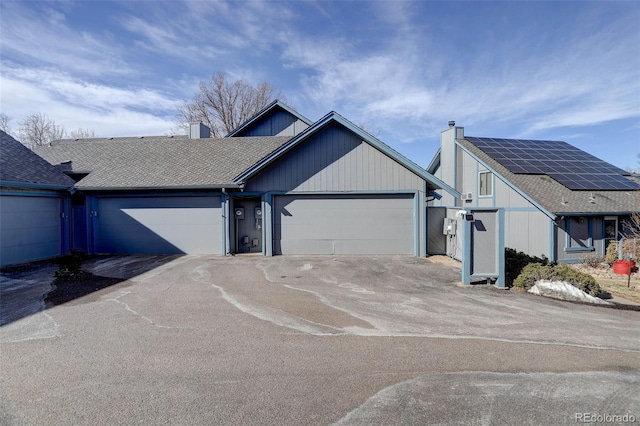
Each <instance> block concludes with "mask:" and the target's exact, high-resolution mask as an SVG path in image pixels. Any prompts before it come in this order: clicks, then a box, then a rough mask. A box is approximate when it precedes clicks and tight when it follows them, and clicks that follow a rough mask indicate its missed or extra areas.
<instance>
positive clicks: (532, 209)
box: [501, 207, 553, 222]
mask: <svg viewBox="0 0 640 426" xmlns="http://www.w3.org/2000/svg"><path fill="white" fill-rule="evenodd" d="M501 208H503V209H504V210H505V211H508V212H539V211H540V210H538V209H537V208H535V207H501ZM549 220H551V219H549ZM552 222H553V221H552Z"/></svg>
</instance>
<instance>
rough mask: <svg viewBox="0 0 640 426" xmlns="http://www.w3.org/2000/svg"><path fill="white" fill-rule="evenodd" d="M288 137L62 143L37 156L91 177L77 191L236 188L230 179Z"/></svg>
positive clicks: (41, 148) (133, 139)
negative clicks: (68, 162) (67, 162)
mask: <svg viewBox="0 0 640 426" xmlns="http://www.w3.org/2000/svg"><path fill="white" fill-rule="evenodd" d="M289 139H290V137H246V138H202V139H188V138H187V137H186V136H152V137H127V138H99V139H80V140H69V139H66V140H61V141H56V142H54V143H52V144H51V146H43V147H38V149H37V150H36V152H37V153H38V154H40V155H41V156H42V157H43V158H45V159H46V160H47V161H49V163H51V164H53V165H60V164H61V163H62V162H63V161H68V160H71V163H70V164H64V165H61V166H60V167H64V168H67V169H68V170H69V171H72V172H75V173H87V172H88V173H89V174H88V175H87V176H85V177H84V178H82V179H81V180H79V181H78V183H77V184H76V188H78V189H97V190H99V189H136V188H140V189H142V188H194V187H202V188H206V187H222V186H226V185H228V186H229V187H231V186H236V185H235V184H234V183H233V178H234V177H236V176H237V175H239V174H240V173H242V172H243V171H244V170H246V169H247V168H249V167H250V166H252V165H253V164H255V163H256V162H258V161H259V160H261V159H262V158H264V157H265V156H266V155H267V154H269V153H271V152H272V151H273V150H275V149H276V148H278V147H280V146H281V145H283V144H284V143H286V142H287V141H288V140H289Z"/></svg>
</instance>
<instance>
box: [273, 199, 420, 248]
mask: <svg viewBox="0 0 640 426" xmlns="http://www.w3.org/2000/svg"><path fill="white" fill-rule="evenodd" d="M273 216H274V225H273V253H274V254H414V253H415V245H414V202H413V195H411V194H399V195H349V196H347V195H345V196H336V195H331V196H329V195H326V196H322V195H313V196H310V195H286V196H277V197H275V198H274V215H273Z"/></svg>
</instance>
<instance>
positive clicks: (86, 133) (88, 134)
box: [69, 128, 96, 139]
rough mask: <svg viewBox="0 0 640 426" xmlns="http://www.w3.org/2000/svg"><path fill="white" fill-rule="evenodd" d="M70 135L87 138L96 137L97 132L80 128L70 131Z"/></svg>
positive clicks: (72, 137) (71, 136)
mask: <svg viewBox="0 0 640 426" xmlns="http://www.w3.org/2000/svg"><path fill="white" fill-rule="evenodd" d="M69 137H70V138H71V139H87V138H95V137H96V132H94V131H93V130H89V129H82V128H79V129H78V130H72V131H70V132H69Z"/></svg>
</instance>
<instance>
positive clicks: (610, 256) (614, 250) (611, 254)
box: [605, 241, 618, 266]
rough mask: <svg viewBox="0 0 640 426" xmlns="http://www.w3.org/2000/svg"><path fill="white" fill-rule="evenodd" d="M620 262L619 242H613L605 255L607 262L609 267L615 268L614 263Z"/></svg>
mask: <svg viewBox="0 0 640 426" xmlns="http://www.w3.org/2000/svg"><path fill="white" fill-rule="evenodd" d="M616 260H618V242H617V241H611V242H610V243H609V245H608V246H607V253H606V254H605V262H607V265H609V266H613V262H615V261H616Z"/></svg>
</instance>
